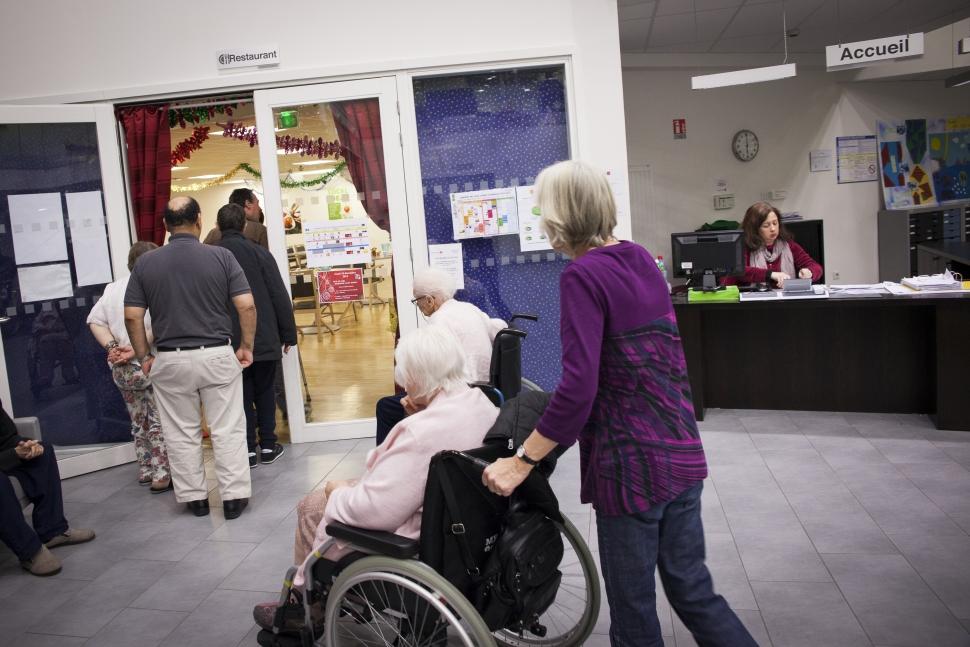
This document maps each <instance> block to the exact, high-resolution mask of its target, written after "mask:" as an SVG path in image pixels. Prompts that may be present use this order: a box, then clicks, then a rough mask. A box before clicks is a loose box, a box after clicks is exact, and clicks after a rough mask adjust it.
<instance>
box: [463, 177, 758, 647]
mask: <svg viewBox="0 0 970 647" xmlns="http://www.w3.org/2000/svg"><path fill="white" fill-rule="evenodd" d="M536 201H537V204H538V206H539V211H540V213H541V214H542V226H543V229H544V230H545V232H546V234H547V235H548V236H549V240H550V242H551V243H552V245H553V247H554V248H555V249H556V250H557V251H560V252H563V253H565V254H567V255H568V256H570V257H571V258H572V259H573V262H572V263H570V265H569V266H568V267H567V268H566V269H565V270H564V271H563V273H562V276H561V277H560V281H559V290H560V309H561V315H560V319H561V321H560V325H561V330H560V334H561V336H562V379H561V380H560V382H559V385H558V386H557V387H556V391H555V393H554V394H553V396H552V399H551V401H550V403H549V406H548V407H547V408H546V411H545V413H544V414H543V416H542V418H541V419H540V420H539V422H538V423H537V425H536V429H535V431H533V432H532V434H531V435H530V436H529V438H527V439H526V441H525V443H523V445H522V446H521V447H520V448H519V449H518V451H517V453H516V456H515V457H513V458H506V459H501V460H499V461H496V462H495V463H494V464H493V465H491V466H489V467H488V469H486V470H485V473H484V475H483V477H482V478H483V481H484V482H485V484H486V485H487V486H488V488H489V489H490V490H492V491H493V492H497V493H500V494H503V495H506V496H507V495H509V494H511V493H512V491H513V490H514V489H515V488H516V487H517V486H518V485H519V484H520V483H521V482H522V481H523V480H525V477H526V476H528V473H529V471H530V470H531V469H532V464H533V463H534V462H535V461H538V460H539V459H541V458H543V457H544V456H545V455H546V454H547V453H549V452H550V451H552V449H554V448H555V447H556V445H563V446H568V445H572V444H573V443H574V442H576V441H577V440H578V441H579V451H580V466H581V478H582V485H581V490H580V497H581V499H582V501H583V502H584V503H592V504H593V508H594V509H595V511H596V525H597V532H598V537H599V547H600V566H601V567H602V569H603V578H604V581H605V583H606V595H607V598H608V600H609V603H610V616H611V621H612V622H611V627H610V642H611V644H612V645H614V647H618V646H624V647H626V646H634V645H635V646H636V647H646V646H654V645H657V646H660V645H663V639H662V638H661V632H660V623H659V621H658V619H657V610H656V591H655V585H654V581H655V580H654V571H655V569H656V568H659V569H660V576H661V579H662V581H663V583H664V589H665V591H666V593H667V599H668V600H669V601H670V603H671V606H673V608H674V610H675V611H676V612H677V615H678V616H679V617H680V619H681V620H682V621H683V622H684V624H685V625H686V626H687V628H688V629H690V630H691V633H692V634H693V636H694V639H695V640H696V641H697V644H698V645H701V646H702V647H703V646H705V645H725V646H727V645H730V646H731V647H735V646H748V645H756V643H755V641H754V640H753V639H752V638H751V636H750V634H749V633H748V632H747V630H746V629H745V628H744V625H742V624H741V621H740V620H739V619H738V617H737V616H736V615H735V614H734V612H733V611H731V609H730V608H729V607H728V604H727V602H726V601H725V600H724V598H723V597H721V596H720V595H717V594H715V593H714V589H713V584H712V581H711V576H710V573H709V572H708V570H707V567H706V566H705V564H704V530H703V527H702V525H701V509H700V495H701V488H702V487H703V481H704V478H705V477H706V476H707V463H706V461H705V459H704V449H703V447H702V445H701V439H700V434H699V433H698V431H697V424H696V422H695V421H694V408H693V404H692V402H691V396H690V384H689V382H688V379H687V366H686V363H685V361H684V352H683V348H682V346H681V341H680V335H679V333H678V330H677V320H676V318H675V316H674V310H673V306H672V304H671V302H670V296H669V295H668V293H667V285H666V281H665V280H664V278H663V276H662V275H661V274H660V272H659V271H658V270H657V267H656V265H655V263H654V261H653V258H651V256H650V255H649V254H648V253H647V251H646V250H645V249H643V248H642V247H640V246H639V245H637V244H635V243H632V242H627V241H618V240H617V239H615V238H614V237H613V228H614V227H615V226H616V206H615V204H614V201H613V194H612V192H611V190H610V187H609V184H608V183H607V180H606V176H605V175H604V174H603V173H601V172H598V171H597V170H596V169H594V168H592V167H590V166H588V165H586V164H584V163H581V162H560V163H559V164H555V165H553V166H550V167H549V168H547V169H545V170H544V171H542V173H540V174H539V177H538V179H537V180H536Z"/></svg>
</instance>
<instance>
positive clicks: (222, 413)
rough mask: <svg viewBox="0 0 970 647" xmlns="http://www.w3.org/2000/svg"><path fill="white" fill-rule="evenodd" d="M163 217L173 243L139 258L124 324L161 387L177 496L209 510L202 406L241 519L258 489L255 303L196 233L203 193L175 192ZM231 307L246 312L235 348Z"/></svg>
mask: <svg viewBox="0 0 970 647" xmlns="http://www.w3.org/2000/svg"><path fill="white" fill-rule="evenodd" d="M165 226H166V227H167V228H168V230H169V233H170V234H171V237H170V238H169V242H168V244H167V245H165V246H164V247H162V248H160V249H157V250H155V251H154V252H152V253H151V254H146V255H145V256H144V257H142V258H141V259H139V261H138V263H136V264H135V267H134V269H133V270H132V273H131V278H130V279H129V280H128V290H127V291H126V293H125V327H126V328H127V330H128V336H129V338H130V339H131V346H132V348H133V349H134V351H135V357H136V358H138V359H137V361H138V362H139V363H140V365H141V367H142V371H143V372H144V373H145V375H151V378H152V384H153V385H154V387H155V400H156V401H157V402H158V412H159V414H160V415H161V418H162V428H163V429H164V430H165V440H166V444H167V446H168V457H169V465H170V468H171V473H172V483H173V485H174V487H175V498H176V500H177V501H179V502H180V503H185V504H186V505H187V506H188V508H189V510H191V511H192V513H193V514H195V515H196V516H199V517H201V516H204V515H207V514H209V500H208V490H207V488H206V482H205V469H204V467H203V457H202V407H203V406H205V414H206V419H207V420H208V423H209V429H210V435H211V438H212V450H213V453H214V454H215V468H216V477H217V478H218V480H219V491H220V494H221V495H222V507H223V511H224V512H225V516H226V519H235V518H236V517H238V516H239V515H240V514H242V511H243V508H245V507H246V504H247V503H248V501H249V496H250V493H251V482H250V476H249V468H248V467H247V465H246V441H245V433H246V416H245V414H244V413H243V389H242V370H243V369H244V368H245V367H247V366H249V365H250V364H252V362H253V337H254V335H255V332H256V305H255V303H254V302H253V295H252V292H251V290H250V288H249V283H248V281H246V275H245V274H244V273H243V271H242V268H241V267H239V263H238V262H236V259H235V257H233V255H232V253H231V252H230V251H229V250H227V249H221V248H219V247H212V246H208V245H202V244H200V243H199V235H200V234H201V233H202V220H201V212H200V209H199V203H198V202H196V201H195V200H194V199H192V198H190V197H178V198H174V199H172V200H171V201H170V202H169V203H168V207H167V208H166V209H165ZM230 304H231V305H230ZM230 307H233V308H235V310H236V313H237V315H238V317H239V327H240V344H239V350H237V351H236V352H235V353H233V350H232V346H231V345H230V342H231V339H230V338H231V336H232V316H231V315H230V312H229V308H230ZM146 310H151V313H152V328H153V330H154V333H155V343H156V349H157V352H158V357H157V358H156V357H155V356H154V355H153V354H152V353H151V352H150V348H149V346H148V339H147V337H146V334H145V312H146Z"/></svg>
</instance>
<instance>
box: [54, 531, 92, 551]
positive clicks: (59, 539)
mask: <svg viewBox="0 0 970 647" xmlns="http://www.w3.org/2000/svg"><path fill="white" fill-rule="evenodd" d="M92 539H94V531H93V530H88V529H87V528H68V529H67V531H66V532H65V533H64V534H62V535H57V536H56V537H54V538H52V539H51V540H50V541H48V542H47V547H48V548H54V547H55V546H70V545H71V544H83V543H84V542H86V541H91V540H92Z"/></svg>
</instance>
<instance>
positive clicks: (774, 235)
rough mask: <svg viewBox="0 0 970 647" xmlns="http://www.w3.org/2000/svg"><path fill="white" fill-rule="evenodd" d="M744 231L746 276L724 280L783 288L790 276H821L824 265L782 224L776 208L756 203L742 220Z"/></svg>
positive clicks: (814, 277) (814, 279) (727, 282)
mask: <svg viewBox="0 0 970 647" xmlns="http://www.w3.org/2000/svg"><path fill="white" fill-rule="evenodd" d="M741 229H742V230H743V231H744V276H743V277H737V278H735V277H727V278H726V279H725V280H724V283H726V284H731V283H755V284H757V283H766V284H767V285H768V287H769V288H775V287H778V288H781V287H784V285H785V281H787V280H788V279H791V278H800V279H812V282H815V281H818V280H819V279H821V278H822V266H821V265H819V264H818V263H816V262H815V260H814V259H813V258H812V257H811V256H809V255H808V252H806V251H805V250H804V249H802V247H801V245H799V244H798V243H796V242H795V241H794V240H792V236H791V234H790V233H788V231H787V230H786V229H785V227H784V225H782V223H781V213H780V212H779V211H778V208H777V207H773V206H771V205H770V204H768V203H767V202H755V203H754V204H753V205H751V206H750V207H748V210H747V211H746V212H745V213H744V220H743V221H742V222H741Z"/></svg>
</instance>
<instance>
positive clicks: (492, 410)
mask: <svg viewBox="0 0 970 647" xmlns="http://www.w3.org/2000/svg"><path fill="white" fill-rule="evenodd" d="M394 358H395V360H396V363H397V366H396V368H395V380H396V381H397V383H398V384H401V385H403V386H404V387H405V388H406V389H407V392H408V394H409V396H410V399H411V402H412V403H413V404H414V405H415V406H416V407H417V408H418V411H417V412H416V413H414V414H412V415H410V416H408V417H407V418H405V419H404V420H402V421H401V422H399V423H398V424H397V425H395V426H394V428H393V429H392V430H391V433H390V435H389V436H388V437H387V440H385V441H384V442H383V443H381V444H380V445H379V446H378V447H376V448H375V449H372V450H371V451H370V453H369V454H368V455H367V461H366V467H365V470H364V474H363V475H362V476H361V477H360V478H359V479H357V480H354V481H328V482H327V483H326V484H325V485H324V487H323V489H320V490H314V491H313V492H310V494H308V495H307V496H306V497H304V498H303V500H302V501H300V503H299V505H298V506H297V514H298V519H297V528H296V544H295V548H294V563H296V564H300V569H299V571H298V572H297V576H296V578H295V579H294V585H295V587H302V586H303V584H304V572H303V570H304V565H305V562H306V559H307V557H308V555H310V553H312V552H313V551H314V550H315V549H317V548H319V547H320V546H322V545H323V544H324V542H326V541H328V540H329V537H328V536H327V531H326V528H327V524H328V523H330V522H333V521H339V522H342V523H345V524H348V525H351V526H358V527H361V528H367V529H370V530H385V531H389V532H393V533H396V534H398V535H402V536H404V537H410V538H413V539H416V538H417V537H418V536H419V535H420V533H421V504H422V501H423V499H424V487H425V484H426V481H427V476H428V466H429V464H430V463H431V458H432V457H433V456H434V455H435V454H437V453H438V452H440V451H444V450H446V449H458V450H464V449H471V448H474V447H478V446H479V445H481V443H482V439H483V438H484V437H485V434H486V432H488V430H489V428H490V427H491V426H492V424H493V423H494V422H495V419H496V418H497V417H498V409H497V408H496V407H495V406H494V405H493V404H492V403H491V402H490V401H489V400H488V398H487V397H486V396H485V395H484V394H483V393H482V392H481V391H480V390H479V389H477V388H471V387H469V386H468V385H467V384H466V383H465V355H464V353H463V351H462V349H461V345H460V344H459V342H458V340H457V339H456V337H455V336H454V334H453V333H451V332H450V331H449V330H448V329H446V328H444V327H442V326H426V327H424V328H421V329H419V330H416V331H414V332H413V333H411V334H409V335H406V336H405V337H402V338H401V342H400V344H399V345H398V347H397V351H395V353H394ZM348 552H349V550H348V549H347V547H346V546H345V545H343V544H342V543H341V542H336V544H335V545H333V546H332V547H331V548H330V549H329V550H328V551H327V552H326V553H325V554H324V555H323V556H324V558H326V559H330V560H336V559H339V558H340V557H342V556H343V555H345V554H347V553H348ZM275 611H276V604H275V603H272V604H260V605H257V606H256V608H255V609H254V610H253V616H254V618H255V619H256V622H257V624H259V625H260V626H261V627H263V628H264V629H269V628H271V627H272V625H273V618H274V614H275ZM294 622H299V620H297V619H295V620H294ZM286 629H298V627H286Z"/></svg>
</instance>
